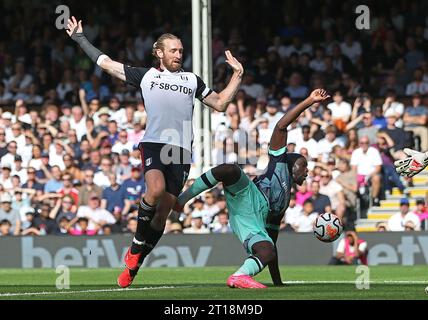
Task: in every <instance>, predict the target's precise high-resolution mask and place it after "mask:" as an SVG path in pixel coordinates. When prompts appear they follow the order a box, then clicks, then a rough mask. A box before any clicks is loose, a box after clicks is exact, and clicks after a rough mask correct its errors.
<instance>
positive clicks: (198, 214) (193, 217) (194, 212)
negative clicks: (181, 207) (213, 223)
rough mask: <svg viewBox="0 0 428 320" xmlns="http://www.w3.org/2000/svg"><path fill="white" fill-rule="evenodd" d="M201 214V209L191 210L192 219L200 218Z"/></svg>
mask: <svg viewBox="0 0 428 320" xmlns="http://www.w3.org/2000/svg"><path fill="white" fill-rule="evenodd" d="M202 216H203V214H202V211H193V212H192V219H197V218H202Z"/></svg>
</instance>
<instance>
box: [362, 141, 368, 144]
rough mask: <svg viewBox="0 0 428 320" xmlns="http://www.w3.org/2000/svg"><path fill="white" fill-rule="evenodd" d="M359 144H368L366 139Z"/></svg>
mask: <svg viewBox="0 0 428 320" xmlns="http://www.w3.org/2000/svg"><path fill="white" fill-rule="evenodd" d="M360 144H369V142H368V141H361V142H360Z"/></svg>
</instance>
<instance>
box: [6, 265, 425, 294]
mask: <svg viewBox="0 0 428 320" xmlns="http://www.w3.org/2000/svg"><path fill="white" fill-rule="evenodd" d="M234 270H235V268H233V267H209V268H208V267H207V268H153V269H150V268H149V269H145V270H141V271H140V274H139V275H138V276H137V278H136V279H135V281H134V284H133V286H132V287H131V290H120V289H119V290H118V287H117V286H116V277H117V275H118V274H119V272H120V271H121V270H118V269H71V271H70V289H69V290H62V291H58V290H57V289H56V287H55V281H56V278H57V276H58V274H56V273H55V270H54V269H30V270H25V269H0V299H14V300H15V299H43V300H45V299H61V300H62V299H179V300H183V299H209V300H216V299H225V300H231V299H248V300H255V299H267V300H276V299H353V300H354V299H358V300H361V299H388V300H391V299H399V300H403V299H425V300H427V299H428V295H427V294H425V292H424V289H425V287H426V286H427V285H428V267H426V266H415V267H402V266H376V267H371V268H370V281H371V284H370V289H369V290H358V289H357V288H356V286H355V283H354V282H353V281H355V279H356V278H357V277H358V276H359V274H356V272H355V267H343V266H337V267H333V266H293V267H282V268H281V272H282V276H283V280H284V281H286V282H289V283H287V285H286V286H285V287H269V288H268V289H265V290H239V289H230V288H228V287H226V285H225V281H226V279H227V277H228V276H229V275H230V274H231V273H233V271H234ZM256 279H257V280H259V281H261V282H263V283H266V284H268V285H270V278H269V273H268V272H267V270H265V271H264V272H263V273H262V274H260V275H258V276H257V277H256ZM297 281H303V283H300V282H297ZM320 281H325V282H330V283H320ZM340 281H341V282H342V283H335V282H340ZM394 281H396V282H398V283H394ZM317 282H318V283H317ZM168 287H173V288H168ZM86 290H95V291H93V292H84V291H86ZM100 290H105V291H100ZM40 292H46V293H47V294H43V295H42V294H40ZM61 292H62V293H61ZM24 293H25V295H24ZM28 293H32V294H28ZM10 294H19V295H10Z"/></svg>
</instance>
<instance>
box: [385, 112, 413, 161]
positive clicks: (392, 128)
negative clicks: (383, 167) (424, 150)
mask: <svg viewBox="0 0 428 320" xmlns="http://www.w3.org/2000/svg"><path fill="white" fill-rule="evenodd" d="M385 118H386V123H387V127H386V129H384V130H381V131H382V132H385V133H386V134H387V135H388V136H389V137H390V138H391V139H392V140H393V141H394V152H393V153H392V156H393V157H394V159H402V158H404V157H405V156H406V155H405V154H404V153H403V151H402V150H403V149H404V148H406V147H408V146H409V145H410V144H411V142H410V141H409V135H408V134H406V131H404V130H403V129H402V128H398V127H396V125H395V123H396V122H397V117H396V115H395V112H393V111H392V110H391V109H388V110H387V111H386V112H385Z"/></svg>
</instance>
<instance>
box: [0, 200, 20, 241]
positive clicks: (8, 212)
mask: <svg viewBox="0 0 428 320" xmlns="http://www.w3.org/2000/svg"><path fill="white" fill-rule="evenodd" d="M0 201H1V209H0V221H2V220H5V219H6V220H8V221H9V222H10V223H11V230H12V233H13V235H14V236H18V235H19V234H20V233H21V216H20V214H19V212H17V211H15V210H13V209H12V197H11V196H10V194H9V193H7V192H5V193H3V194H2V195H1V196H0Z"/></svg>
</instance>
